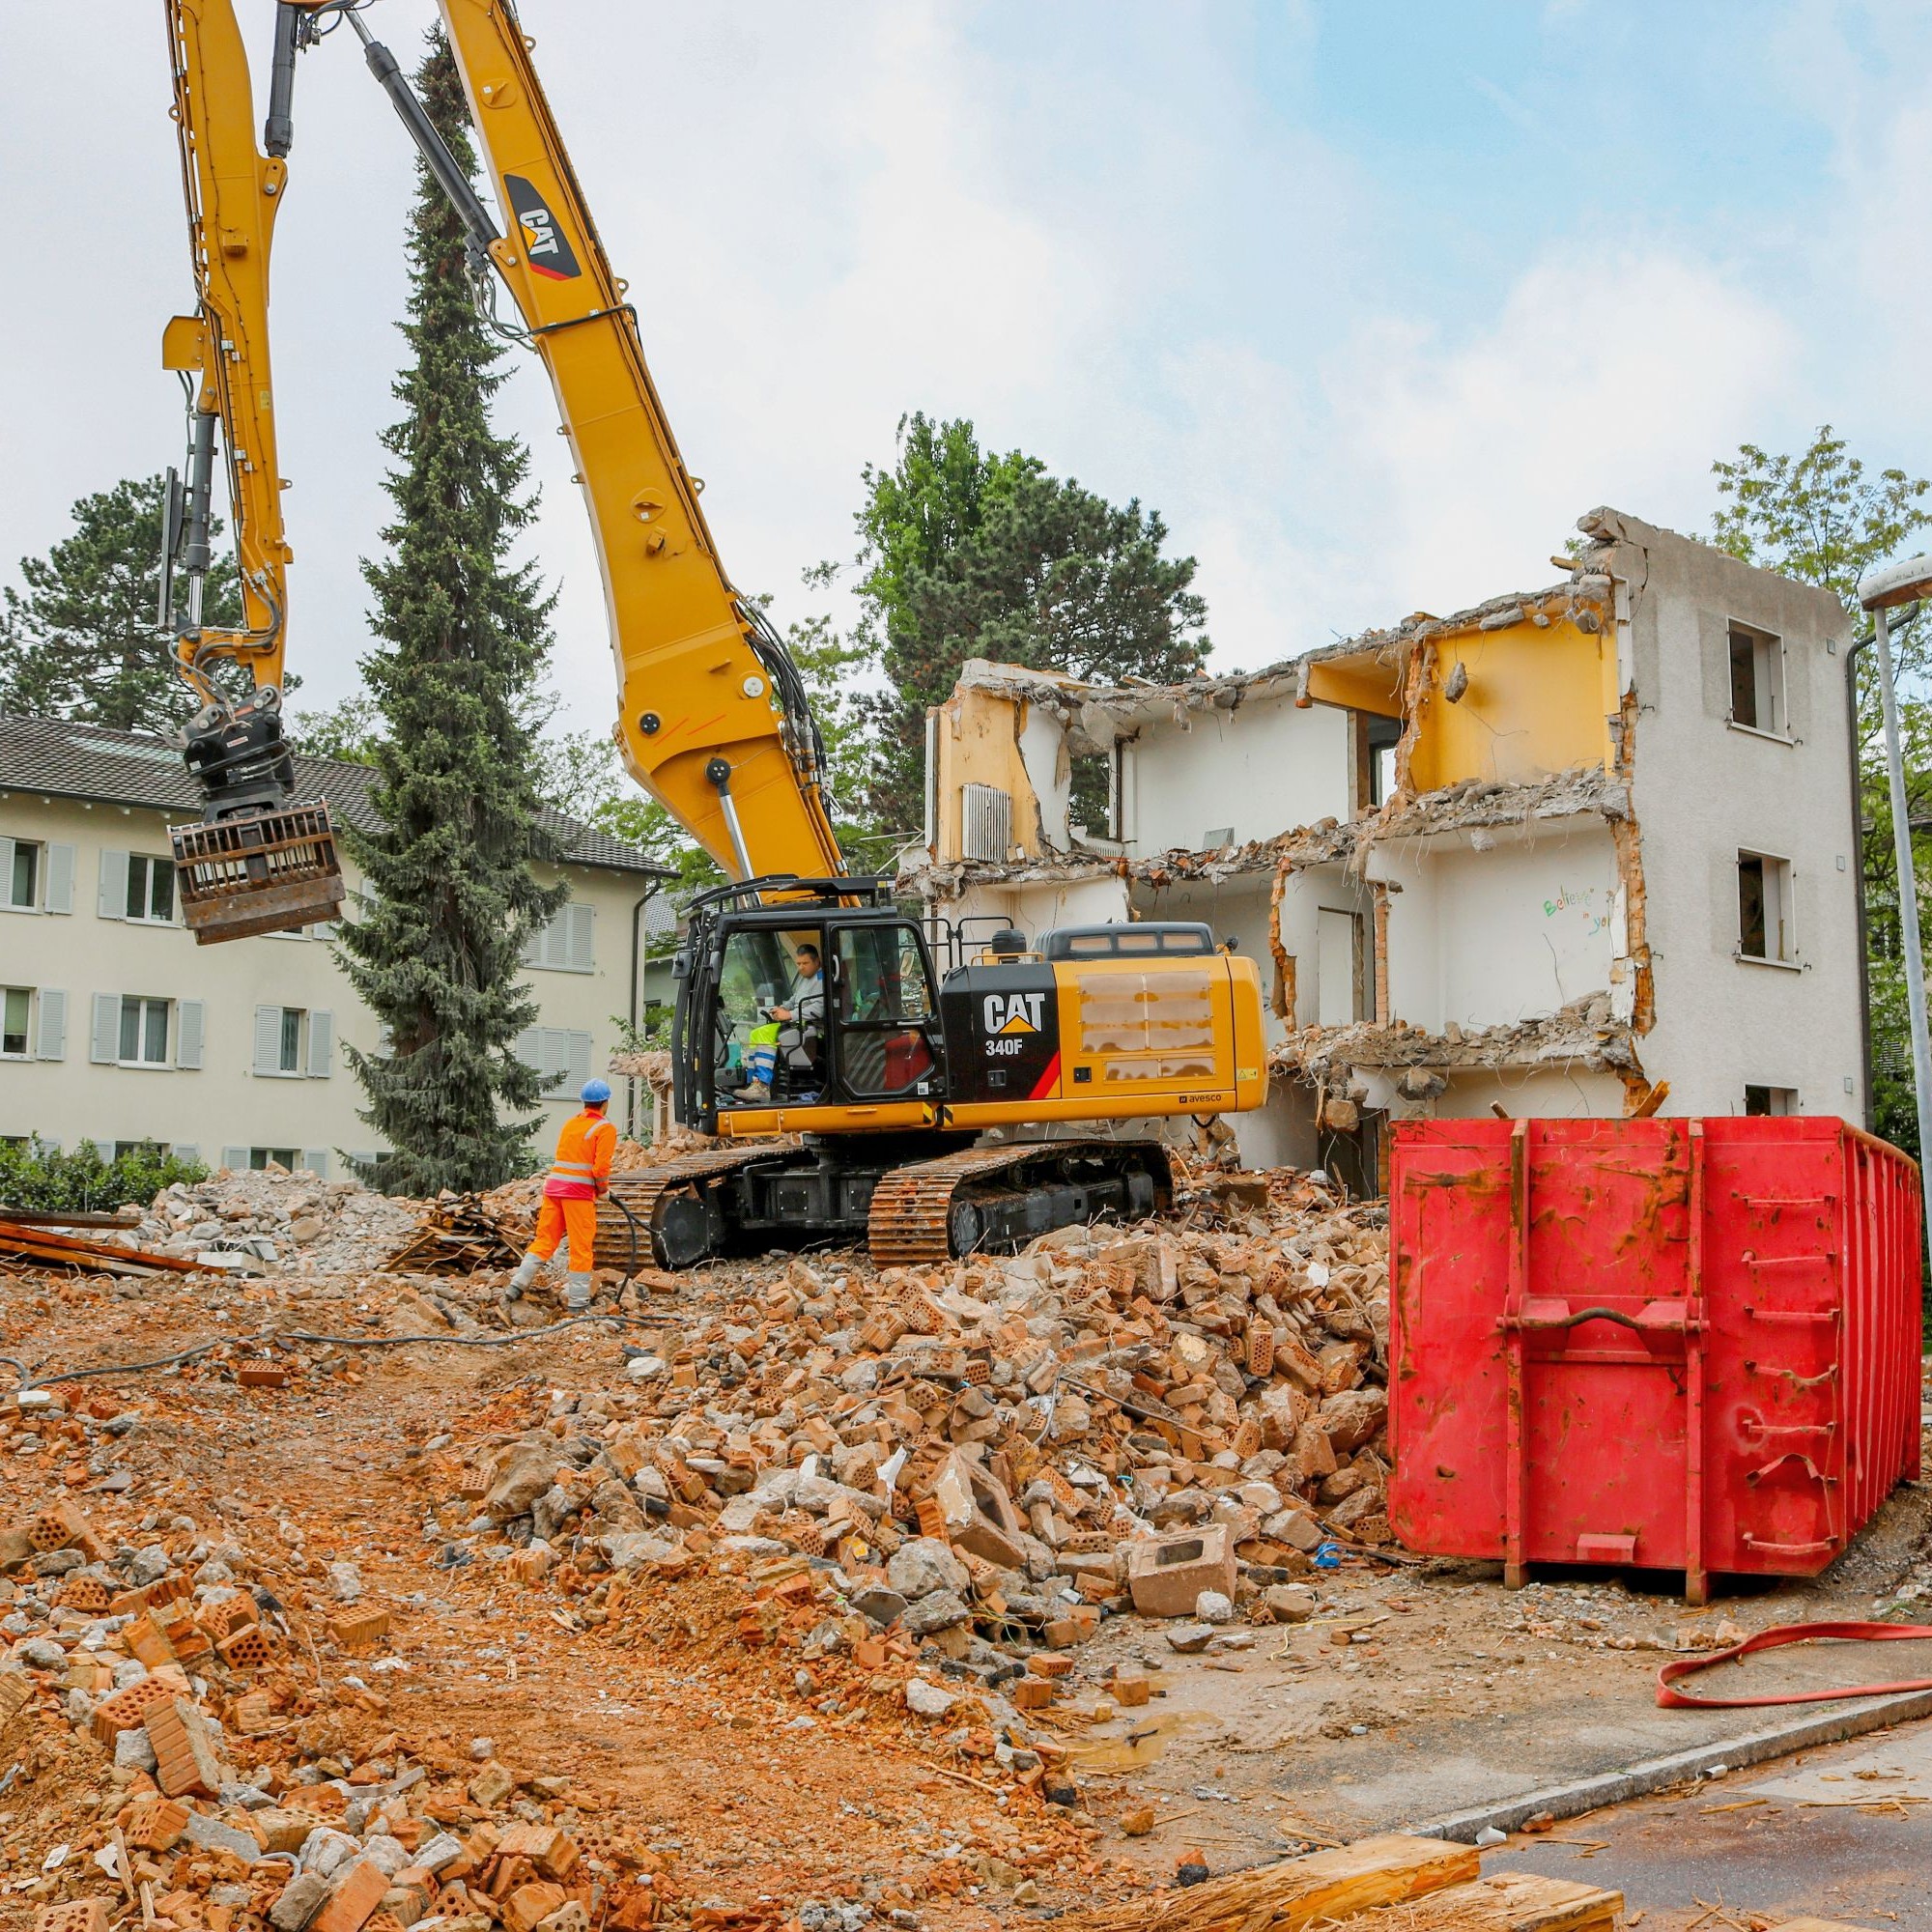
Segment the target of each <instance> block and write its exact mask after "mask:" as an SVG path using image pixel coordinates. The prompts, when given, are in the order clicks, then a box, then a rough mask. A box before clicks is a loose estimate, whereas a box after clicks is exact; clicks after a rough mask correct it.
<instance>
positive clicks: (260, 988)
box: [0, 793, 645, 1174]
mask: <svg viewBox="0 0 1932 1932" xmlns="http://www.w3.org/2000/svg"><path fill="white" fill-rule="evenodd" d="M0 835H4V836H6V837H9V838H26V839H33V840H36V841H42V842H46V841H59V842H61V843H65V844H71V845H73V846H74V847H75V848H76V849H75V866H74V879H73V909H72V911H71V912H70V913H65V914H63V913H52V912H45V911H37V912H15V911H11V910H8V911H0V985H4V986H26V987H31V988H34V989H36V990H37V991H38V990H39V989H42V988H54V989H56V990H58V991H61V992H64V993H65V994H66V995H67V1040H66V1051H65V1054H64V1057H63V1058H62V1059H60V1060H58V1061H43V1060H38V1059H27V1060H12V1059H0V1134H5V1135H10V1136H11V1135H26V1134H31V1133H38V1134H41V1135H42V1136H43V1137H44V1138H46V1139H49V1140H56V1141H58V1142H60V1144H61V1145H62V1146H63V1147H66V1148H71V1147H73V1146H74V1145H75V1144H76V1143H77V1142H78V1141H80V1140H82V1139H83V1138H85V1139H89V1140H93V1141H95V1142H96V1143H97V1144H99V1143H102V1142H105V1141H110V1140H160V1141H166V1142H167V1143H169V1144H170V1145H171V1146H192V1147H194V1148H196V1149H197V1150H198V1151H199V1155H200V1157H201V1158H202V1159H203V1160H205V1161H207V1162H208V1163H209V1164H210V1165H211V1166H213V1165H214V1163H215V1162H217V1161H218V1160H219V1159H220V1158H221V1151H222V1149H223V1148H225V1147H295V1148H316V1149H322V1148H327V1149H330V1150H335V1149H343V1150H347V1151H375V1150H376V1149H378V1148H379V1147H380V1145H381V1143H380V1140H379V1137H378V1136H377V1135H376V1134H375V1133H374V1131H373V1130H372V1129H371V1128H370V1127H369V1126H367V1125H366V1124H365V1123H364V1122H362V1120H361V1119H360V1118H359V1116H358V1113H357V1109H358V1108H359V1107H360V1106H361V1105H362V1104H363V1096H362V1089H361V1086H360V1084H359V1083H358V1082H357V1080H356V1078H355V1074H354V1073H353V1072H352V1071H351V1070H350V1067H349V1065H348V1061H347V1059H346V1057H345V1056H344V1053H343V1047H344V1045H345V1044H347V1045H351V1046H356V1047H359V1048H361V1049H362V1050H363V1051H364V1052H374V1051H375V1049H376V1046H377V1025H376V1021H375V1018H374V1016H373V1015H372V1014H371V1013H370V1012H369V1011H368V1010H367V1009H365V1008H364V1007H363V1006H362V1005H361V1003H360V1002H359V1001H358V1000H357V999H356V997H355V992H354V991H353V990H352V988H351V986H350V984H349V980H348V977H347V976H346V975H345V974H344V973H343V971H342V969H341V967H340V966H339V965H338V964H337V962H336V958H335V949H334V948H333V947H332V946H331V945H330V944H329V943H328V942H327V940H323V939H314V938H308V937H302V938H293V939H291V938H281V937H278V936H266V935H265V936H262V937H258V938H253V939H237V940H230V941H228V942H227V943H225V944H222V945H217V946H204V947H198V946H196V944H195V943H194V939H193V936H192V935H191V934H190V933H189V932H188V931H187V929H186V928H185V926H183V925H180V924H160V925H144V924H138V923H130V922H128V921H126V920H118V919H103V918H101V917H100V915H99V873H100V853H101V851H102V849H103V848H107V849H113V850H119V851H128V852H136V853H145V854H151V855H154V856H156V857H165V856H166V855H167V852H168V849H169V848H168V834H167V819H166V816H165V815H164V814H163V813H161V812H158V811H148V810H136V809H134V808H128V807H121V806H115V805H87V804H82V803H79V802H75V801H70V800H62V799H51V800H43V799H42V798H40V797H38V796H34V795H24V794H19V793H13V794H0ZM344 871H345V874H346V875H347V877H348V879H349V882H350V887H351V891H352V893H353V892H354V890H355V885H356V884H357V875H356V874H355V868H354V867H351V866H348V865H345V867H344ZM566 876H567V877H568V879H569V881H570V887H571V892H572V895H573V896H574V897H576V898H577V899H579V900H580V901H583V902H587V903H589V904H591V905H593V906H594V907H595V908H596V912H597V919H596V926H595V931H594V937H593V944H592V952H593V962H594V970H593V971H591V972H589V973H575V972H555V971H549V970H541V969H526V980H527V983H528V985H529V987H530V990H531V992H532V993H533V994H534V996H535V997H536V999H537V1001H538V1003H539V1007H540V1011H539V1014H538V1019H537V1024H538V1025H540V1026H546V1027H563V1028H569V1029H571V1030H573V1031H579V1032H585V1033H588V1034H589V1035H590V1036H591V1040H592V1046H591V1059H590V1064H591V1066H592V1068H593V1070H601V1069H602V1068H603V1066H604V1065H605V1064H606V1062H607V1061H608V1060H609V1058H610V1055H611V1051H612V1049H613V1048H614V1047H615V1045H616V1039H615V1036H614V1031H613V1029H612V1026H611V1015H612V1014H613V1013H623V1012H625V1011H627V1010H628V1004H629V994H628V991H627V985H628V980H629V975H630V959H631V952H630V946H631V932H630V918H631V908H632V906H633V904H634V903H635V901H636V899H637V896H638V895H639V893H640V892H642V890H643V887H644V883H645V882H644V880H643V879H642V878H640V877H639V876H637V875H635V874H630V873H621V872H613V871H605V870H601V869H598V868H593V867H576V866H573V867H567V868H566ZM97 992H100V993H118V994H124V995H125V994H139V995H142V996H144V997H147V998H150V999H166V1000H201V1001H203V1002H204V1003H205V1015H204V1017H205V1026H206V1032H205V1037H204V1041H203V1052H202V1065H201V1066H200V1067H199V1068H198V1069H197V1068H178V1067H176V1066H174V1065H172V1064H170V1065H166V1066H118V1065H97V1064H96V1063H94V1062H93V1061H92V1060H90V1058H89V1052H90V1047H91V1032H92V1010H93V1004H94V1000H93V996H94V994H95V993H97ZM257 1006H283V1007H300V1008H303V1009H306V1010H309V1011H316V1010H327V1011H328V1012H330V1013H331V1014H332V1015H333V1018H334V1036H335V1045H334V1052H333V1055H332V1057H331V1060H330V1064H329V1072H328V1073H327V1077H323V1078H309V1077H307V1076H305V1075H300V1076H289V1075H263V1074H257V1073H255V1072H254V1071H253V1059H254V1013H255V1009H256V1007H257ZM170 1032H171V1035H172V1034H173V1032H174V1029H173V1027H172V1026H171V1029H170ZM175 1043H176V1042H175V1040H174V1038H173V1037H171V1038H170V1049H171V1052H170V1061H171V1062H172V1057H173V1055H172V1049H173V1047H174V1045H175ZM32 1044H33V1042H31V1041H30V1049H31V1046H32ZM576 1104H577V1102H576V1098H575V1095H569V1096H566V1097H564V1098H561V1099H555V1100H550V1101H546V1102H545V1103H543V1104H542V1106H541V1107H540V1108H539V1109H538V1110H537V1111H539V1112H541V1113H542V1114H543V1115H544V1116H545V1118H546V1122H547V1125H546V1126H545V1127H544V1128H541V1129H539V1134H540V1136H542V1135H549V1134H554V1131H555V1128H556V1126H557V1125H559V1124H560V1123H561V1122H562V1121H563V1120H564V1119H565V1118H566V1116H568V1115H569V1114H570V1113H571V1112H572V1111H573V1110H574V1108H575V1106H576ZM331 1168H332V1171H333V1172H334V1173H337V1174H339V1173H340V1172H341V1171H342V1170H341V1167H340V1164H339V1162H332V1163H331Z"/></svg>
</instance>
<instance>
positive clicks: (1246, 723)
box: [1125, 697, 1350, 857]
mask: <svg viewBox="0 0 1932 1932" xmlns="http://www.w3.org/2000/svg"><path fill="white" fill-rule="evenodd" d="M1125 756H1126V759H1127V772H1126V779H1127V787H1126V788H1127V792H1128V796H1129V798H1130V800H1131V810H1130V813H1129V821H1128V827H1127V832H1128V838H1127V849H1128V851H1129V853H1130V854H1132V855H1133V856H1135V857H1146V856H1148V855H1150V854H1152V853H1157V852H1167V851H1172V850H1173V849H1174V848H1175V847H1177V846H1180V847H1183V848H1185V849H1186V850H1188V851H1198V850H1199V849H1201V847H1202V845H1203V843H1204V842H1205V840H1206V838H1207V836H1208V832H1209V831H1212V830H1218V829H1220V828H1222V827H1224V826H1233V827H1234V832H1235V842H1236V844H1242V843H1245V842H1246V841H1247V840H1249V839H1251V838H1273V837H1274V836H1275V835H1276V834H1277V833H1281V832H1289V831H1293V829H1294V828H1295V827H1296V826H1301V825H1313V824H1314V823H1315V822H1316V821H1317V820H1318V819H1322V818H1347V817H1348V815H1349V756H1350V753H1349V714H1348V713H1347V712H1346V711H1341V710H1337V709H1335V708H1334V707H1332V706H1330V705H1325V704H1317V705H1313V706H1311V707H1310V708H1309V709H1308V710H1306V711H1297V710H1296V709H1295V707H1294V702H1293V699H1292V698H1289V697H1268V698H1262V699H1258V700H1256V701H1255V702H1253V703H1249V704H1243V705H1241V706H1240V707H1239V708H1238V709H1236V710H1234V711H1191V712H1189V713H1188V714H1187V720H1186V724H1185V725H1181V724H1179V723H1167V722H1165V721H1163V722H1162V723H1159V724H1154V725H1144V726H1143V727H1142V729H1141V733H1140V736H1139V738H1138V739H1137V740H1135V741H1134V742H1133V744H1132V745H1131V746H1129V747H1127V748H1126V750H1125Z"/></svg>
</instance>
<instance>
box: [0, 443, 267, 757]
mask: <svg viewBox="0 0 1932 1932" xmlns="http://www.w3.org/2000/svg"><path fill="white" fill-rule="evenodd" d="M162 494H163V493H162V483H161V479H160V478H159V477H158V476H143V477H139V478H135V477H128V479H127V480H126V481H125V482H121V483H117V484H115V486H114V487H113V489H111V490H98V491H96V492H95V493H94V495H92V496H90V497H82V498H81V499H80V501H79V502H77V503H76V504H75V505H74V506H73V530H72V533H71V535H69V536H66V537H63V538H62V539H61V541H60V542H59V543H57V544H55V545H54V547H53V548H52V549H51V550H50V551H48V552H47V554H46V555H44V556H24V557H22V558H21V559H20V581H21V582H23V583H24V584H25V585H26V591H27V594H26V595H25V596H24V597H23V596H21V595H20V593H19V592H18V591H17V590H15V589H14V587H13V585H12V584H9V585H8V586H7V587H6V589H5V590H4V591H0V711H4V712H7V713H10V714H11V715H12V716H14V717H16V718H71V719H72V720H74V721H75V722H76V723H78V724H84V725H112V726H113V727H114V728H115V729H116V730H120V731H155V732H160V733H166V732H170V731H173V730H175V729H177V728H178V727H179V726H180V725H181V723H182V721H183V720H184V719H185V718H186V717H187V716H188V715H189V714H190V713H191V712H192V711H194V710H195V708H196V700H195V698H194V697H193V696H191V695H190V693H189V691H188V688H187V686H186V685H185V684H184V683H183V682H182V680H181V676H180V674H179V673H178V672H177V671H176V669H175V665H174V653H173V650H172V647H171V641H170V639H167V638H166V637H164V636H163V635H162V633H161V631H160V630H159V628H158V627H157V626H156V622H155V616H156V604H157V603H158V601H159V597H160V587H161V499H162ZM210 534H211V535H213V536H214V537H217V538H218V537H219V536H220V534H221V524H220V520H219V519H218V518H217V519H215V520H214V521H213V524H212V526H211V529H210ZM203 594H204V598H205V600H206V601H205V604H204V609H205V611H206V612H207V619H208V622H209V623H210V624H211V625H212V626H215V627H220V626H223V625H229V624H236V623H239V622H240V621H241V591H240V588H239V587H238V585H237V582H236V577H235V559H234V558H233V556H231V555H230V554H228V553H227V552H226V551H223V550H220V549H217V550H216V551H215V554H214V565H213V569H212V570H211V571H210V572H209V575H208V582H207V586H206V588H205V590H204V593H203ZM217 681H219V680H217ZM245 682H246V680H245V679H242V680H241V683H242V684H243V685H244V686H245Z"/></svg>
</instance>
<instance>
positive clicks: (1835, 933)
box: [1616, 518, 1866, 1121]
mask: <svg viewBox="0 0 1932 1932" xmlns="http://www.w3.org/2000/svg"><path fill="white" fill-rule="evenodd" d="M1622 521H1623V525H1624V527H1625V530H1626V531H1627V539H1628V540H1627V541H1626V542H1625V543H1623V544H1622V545H1621V546H1620V547H1619V551H1618V557H1619V561H1618V563H1617V565H1616V571H1617V574H1618V576H1619V577H1620V578H1622V579H1625V580H1626V581H1627V582H1628V584H1629V590H1628V592H1627V598H1628V608H1629V611H1630V620H1631V636H1630V643H1631V652H1632V662H1633V665H1634V673H1635V683H1636V695H1637V698H1638V703H1639V710H1638V716H1637V724H1636V744H1635V758H1634V807H1635V812H1636V818H1637V823H1638V825H1639V827H1640V828H1641V832H1642V858H1643V872H1644V880H1645V886H1646V897H1647V903H1648V918H1649V934H1648V936H1649V942H1650V947H1651V954H1652V962H1653V968H1654V973H1655V989H1656V1011H1657V1023H1656V1025H1655V1027H1654V1028H1653V1029H1652V1031H1651V1032H1650V1033H1649V1034H1647V1035H1646V1036H1644V1037H1643V1038H1642V1040H1641V1041H1640V1043H1639V1052H1640V1053H1641V1056H1642V1059H1643V1065H1644V1070H1645V1072H1646V1073H1648V1074H1649V1075H1650V1077H1651V1078H1652V1079H1664V1080H1668V1081H1669V1083H1670V1097H1669V1100H1668V1102H1667V1103H1666V1110H1667V1111H1668V1112H1670V1113H1673V1114H1732V1113H1739V1112H1742V1111H1743V1107H1744V1089H1745V1087H1746V1085H1747V1083H1748V1084H1751V1085H1766V1086H1779V1087H1791V1088H1795V1089H1796V1090H1797V1092H1798V1098H1799V1106H1800V1109H1801V1110H1802V1111H1803V1112H1804V1113H1811V1114H1839V1115H1843V1116H1846V1117H1847V1118H1849V1119H1852V1120H1855V1121H1861V1120H1862V1119H1863V1118H1864V1109H1865V1105H1866V1095H1865V1092H1864V1080H1863V1073H1862V1067H1861V1058H1862V1046H1861V1037H1860V1013H1859V964H1860V962H1859V946H1858V914H1857V899H1856V896H1855V895H1856V883H1857V880H1856V870H1855V868H1856V867H1857V864H1858V848H1857V842H1856V837H1855V833H1854V829H1853V823H1852V808H1851V796H1850V752H1849V749H1848V744H1847V736H1846V722H1847V721H1846V695H1845V653H1846V650H1847V647H1848V644H1849V640H1850V638H1851V635H1852V632H1853V626H1852V623H1851V620H1850V619H1849V618H1848V617H1846V615H1845V614H1844V612H1843V611H1841V610H1840V609H1839V607H1838V605H1837V603H1836V601H1835V599H1833V598H1832V597H1830V596H1828V595H1827V594H1826V593H1825V592H1823V591H1819V590H1814V589H1812V588H1810V587H1809V586H1807V585H1804V584H1799V583H1793V582H1789V581H1787V580H1786V579H1783V578H1780V577H1776V576H1775V575H1773V574H1772V573H1770V572H1768V571H1760V570H1753V569H1751V568H1750V567H1749V566H1747V565H1746V564H1743V563H1740V562H1738V561H1736V560H1735V559H1734V558H1731V557H1727V556H1724V555H1721V554H1719V553H1718V552H1716V551H1712V550H1709V549H1706V548H1705V547H1704V546H1703V545H1701V544H1693V543H1690V542H1688V541H1687V540H1686V539H1684V538H1682V537H1677V536H1674V535H1671V534H1670V533H1668V532H1663V531H1657V530H1653V529H1651V528H1649V527H1648V526H1644V525H1641V524H1638V523H1636V522H1635V521H1634V519H1629V518H1626V519H1623V520H1622ZM1733 618H1735V619H1738V620H1740V621H1742V622H1744V623H1747V624H1749V625H1753V626H1755V627H1756V628H1758V629H1760V630H1764V631H1769V632H1772V633H1773V634H1775V635H1776V636H1777V637H1779V638H1781V639H1783V640H1784V647H1785V657H1784V666H1785V690H1786V696H1787V701H1788V705H1789V715H1790V721H1791V734H1790V735H1791V739H1792V742H1790V743H1781V742H1778V741H1776V740H1774V739H1770V738H1764V737H1759V736H1756V735H1754V734H1752V733H1749V732H1746V731H1740V730H1737V729H1734V728H1732V727H1731V726H1730V725H1727V724H1726V722H1725V719H1726V713H1727V711H1728V709H1729V703H1730V686H1729V660H1728V654H1727V651H1726V646H1725V632H1726V629H1727V626H1728V622H1729V620H1731V619H1733ZM1828 640H1829V641H1830V642H1832V643H1834V644H1835V646H1836V648H1835V650H1833V649H1828V648H1827V645H1828ZM1740 849H1744V850H1747V851H1758V852H1769V853H1773V854H1776V856H1778V857H1782V858H1787V859H1789V860H1790V861H1791V862H1792V866H1793V872H1794V877H1793V886H1794V894H1795V898H1796V923H1797V943H1798V954H1799V960H1800V964H1801V967H1802V970H1801V971H1798V972H1791V971H1788V970H1784V969H1781V968H1779V967H1776V966H1763V965H1751V964H1746V963H1744V962H1742V961H1740V960H1738V959H1737V958H1735V957H1734V956H1733V954H1734V952H1735V949H1736V946H1737V938H1738V910H1737V870H1736V867H1737V854H1738V852H1739V850H1740ZM1847 1083H1849V1086H1848V1085H1847Z"/></svg>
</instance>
